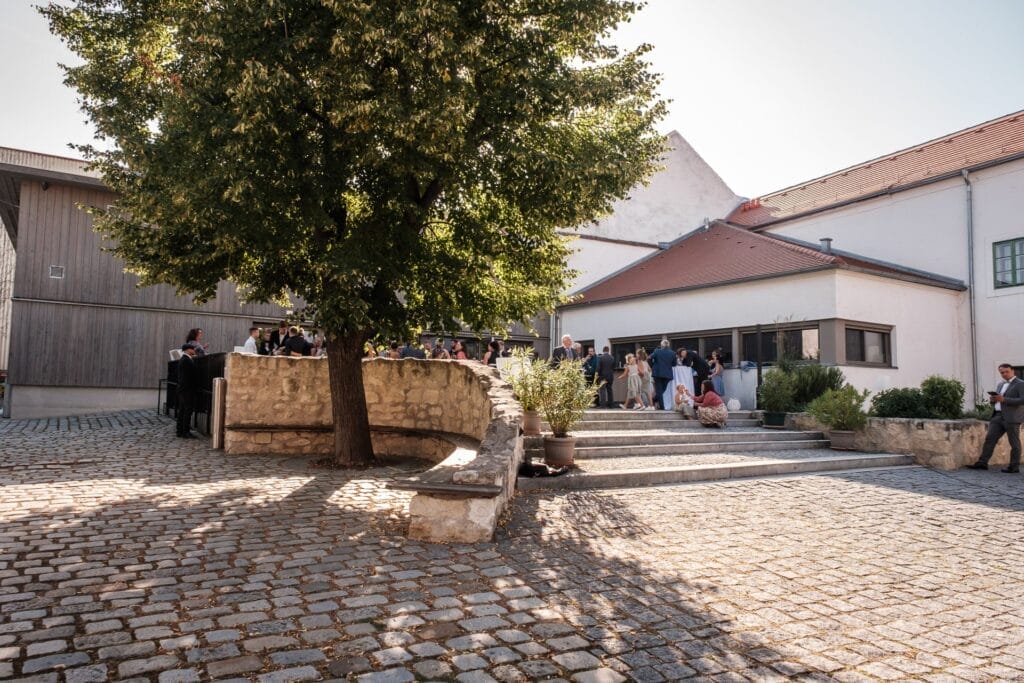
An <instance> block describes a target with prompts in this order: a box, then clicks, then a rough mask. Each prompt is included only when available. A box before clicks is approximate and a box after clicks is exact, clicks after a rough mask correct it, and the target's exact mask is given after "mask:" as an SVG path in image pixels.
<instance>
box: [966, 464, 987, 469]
mask: <svg viewBox="0 0 1024 683" xmlns="http://www.w3.org/2000/svg"><path fill="white" fill-rule="evenodd" d="M967 469H969V470H987V469H988V465H987V464H986V463H983V462H976V463H974V464H973V465H968V466H967Z"/></svg>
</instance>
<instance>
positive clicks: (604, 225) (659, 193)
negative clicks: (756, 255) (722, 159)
mask: <svg viewBox="0 0 1024 683" xmlns="http://www.w3.org/2000/svg"><path fill="white" fill-rule="evenodd" d="M668 145H669V147H670V149H669V151H668V152H667V153H666V155H665V157H664V159H663V160H662V162H661V165H662V166H664V169H663V170H661V171H659V172H657V173H656V174H654V176H652V177H651V179H650V182H649V183H648V185H646V186H644V185H638V186H637V187H635V188H633V190H631V191H630V195H629V197H628V198H626V199H624V200H622V201H619V202H617V203H616V204H615V207H614V209H613V213H612V215H610V216H608V217H607V218H604V219H602V220H601V221H600V222H598V223H597V224H596V225H591V226H585V227H583V228H581V229H580V231H581V232H583V233H586V234H591V235H596V236H599V237H610V238H613V239H625V240H634V241H637V242H652V243H655V244H656V243H658V242H671V241H672V240H674V239H676V238H677V237H679V236H680V235H682V234H685V233H687V232H690V231H691V230H694V229H696V228H698V227H700V226H701V225H702V224H703V222H704V219H705V218H709V219H714V218H719V217H721V216H726V215H728V214H729V212H730V211H732V210H733V209H734V208H736V206H737V205H738V204H739V203H740V198H739V197H737V196H736V194H735V193H734V192H733V191H732V190H730V189H729V186H728V185H726V184H725V181H723V180H722V179H721V178H720V177H719V176H718V174H717V173H715V170H714V169H713V168H711V167H710V166H708V164H707V162H705V161H704V159H702V158H701V156H700V155H699V154H697V152H696V151H695V150H694V149H693V147H691V146H690V144H689V143H688V142H687V141H686V140H685V139H683V136H682V135H680V134H679V133H677V132H676V131H672V132H671V133H669V135H668Z"/></svg>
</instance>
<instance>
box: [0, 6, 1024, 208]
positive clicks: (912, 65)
mask: <svg viewBox="0 0 1024 683" xmlns="http://www.w3.org/2000/svg"><path fill="white" fill-rule="evenodd" d="M33 4H38V0H0V92H2V93H4V102H3V106H2V107H0V146H4V147H16V148H19V149H27V150H31V151H37V152H44V153H48V154H58V155H65V156H76V154H75V152H74V151H72V150H69V149H68V143H72V142H75V143H85V142H89V141H90V139H91V136H92V134H91V129H90V127H89V126H88V125H87V124H86V123H85V121H84V115H83V114H82V113H81V112H80V111H79V110H78V105H77V103H76V96H75V93H74V92H73V91H71V90H69V89H68V88H67V87H65V86H64V85H63V83H62V81H63V75H62V73H61V71H60V69H59V68H58V66H57V63H58V62H71V61H73V60H74V57H73V55H71V54H70V53H69V52H68V51H67V50H66V49H65V48H64V47H63V45H62V44H61V43H60V41H58V40H57V38H55V37H53V36H51V35H50V33H49V31H48V28H47V25H46V22H45V21H43V19H42V17H40V16H39V15H38V14H37V13H36V12H35V10H33V9H32V5H33ZM1022 27H1024V1H1021V0H960V1H958V2H953V1H949V0H700V1H697V0H650V1H649V3H648V4H647V6H646V7H645V8H644V9H643V10H642V11H641V12H640V13H639V14H638V15H637V16H635V17H634V18H633V20H632V21H631V22H630V23H629V24H627V25H625V26H623V27H621V28H620V29H619V30H618V31H617V32H616V33H615V35H614V37H613V42H615V43H616V44H619V45H621V46H623V47H634V46H636V45H639V44H640V43H649V44H651V45H652V46H653V51H652V52H651V54H650V57H649V59H650V61H651V62H652V68H653V70H654V71H656V72H658V73H660V74H662V77H663V81H662V94H663V96H664V97H665V98H666V99H669V100H671V101H672V102H671V105H670V113H669V115H668V116H667V117H666V119H665V120H664V121H663V123H662V124H661V126H660V128H661V130H662V131H663V132H666V133H667V132H669V131H671V130H677V131H679V133H680V134H682V136H683V137H684V138H686V139H687V141H689V143H690V144H691V145H692V146H693V147H694V148H695V149H696V150H697V152H698V153H700V154H701V156H703V157H704V159H705V160H706V161H707V162H708V163H709V164H710V165H711V167H712V168H714V169H715V170H716V171H717V172H718V174H719V175H720V176H721V177H722V179H723V180H725V182H726V183H728V184H729V186H730V187H731V188H732V189H733V191H735V192H736V193H737V194H739V195H742V196H745V197H756V196H759V195H762V194H766V193H768V192H771V191H773V190H778V189H781V188H783V187H787V186H789V185H793V184H797V183H800V182H803V181H806V180H810V179H812V178H816V177H818V176H820V175H824V174H827V173H830V172H832V171H836V170H839V169H842V168H845V167H847V166H850V165H853V164H857V163H859V162H862V161H867V160H868V159H872V158H874V157H877V156H881V155H884V154H887V153H889V152H894V151H896V150H899V149H903V148H905V147H910V146H912V145H915V144H917V143H920V142H924V141H927V140H930V139H932V138H935V137H939V136H942V135H945V134H947V133H951V132H954V131H957V130H960V129H962V128H967V127H969V126H972V125H975V124H977V123H981V122H983V121H987V120H989V119H993V118H996V117H999V116H1002V115H1003V114H1008V113H1010V112H1014V111H1018V110H1021V109H1024V39H1022V30H1021V29H1022Z"/></svg>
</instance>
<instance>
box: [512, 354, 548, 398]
mask: <svg viewBox="0 0 1024 683" xmlns="http://www.w3.org/2000/svg"><path fill="white" fill-rule="evenodd" d="M512 357H513V358H514V359H515V360H514V361H513V363H512V370H511V372H509V374H508V378H507V379H508V383H509V384H511V385H512V391H513V393H515V395H516V398H517V399H519V403H520V404H522V406H523V410H540V409H541V401H542V400H543V398H544V387H545V386H546V384H547V381H548V373H549V372H550V371H551V370H550V365H549V364H548V362H547V361H546V360H541V359H539V358H533V354H532V353H530V352H529V351H526V350H525V349H516V350H515V351H513V352H512Z"/></svg>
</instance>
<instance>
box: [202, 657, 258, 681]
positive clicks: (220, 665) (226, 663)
mask: <svg viewBox="0 0 1024 683" xmlns="http://www.w3.org/2000/svg"><path fill="white" fill-rule="evenodd" d="M262 668H263V660H261V659H260V658H259V657H257V656H256V655H245V656H243V657H233V658H232V659H222V660H220V661H216V662H210V663H209V664H207V665H206V672H207V673H208V674H210V677H211V678H224V677H225V676H233V675H236V674H244V673H249V672H251V671H259V670H260V669H262Z"/></svg>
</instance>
